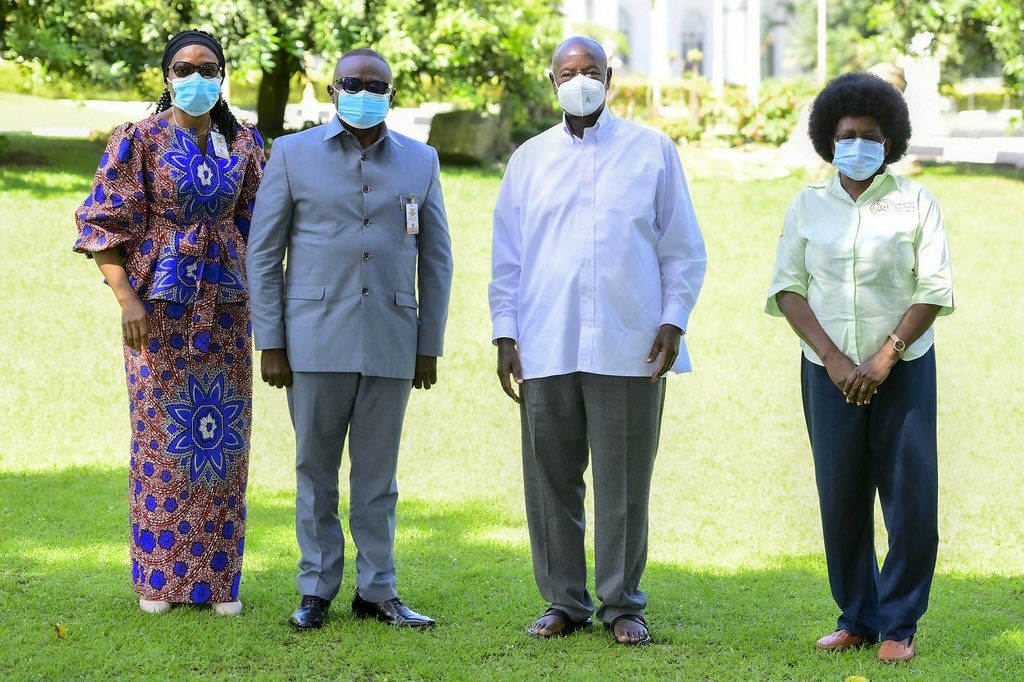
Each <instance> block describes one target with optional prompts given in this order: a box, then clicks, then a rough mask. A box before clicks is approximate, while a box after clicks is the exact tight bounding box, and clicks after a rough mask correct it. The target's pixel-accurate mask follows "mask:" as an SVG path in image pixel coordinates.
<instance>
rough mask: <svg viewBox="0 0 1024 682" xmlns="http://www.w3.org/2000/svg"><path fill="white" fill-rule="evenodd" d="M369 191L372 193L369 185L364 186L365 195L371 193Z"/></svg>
mask: <svg viewBox="0 0 1024 682" xmlns="http://www.w3.org/2000/svg"><path fill="white" fill-rule="evenodd" d="M369 191H370V186H369V185H363V193H364V194H365V193H366V192H369Z"/></svg>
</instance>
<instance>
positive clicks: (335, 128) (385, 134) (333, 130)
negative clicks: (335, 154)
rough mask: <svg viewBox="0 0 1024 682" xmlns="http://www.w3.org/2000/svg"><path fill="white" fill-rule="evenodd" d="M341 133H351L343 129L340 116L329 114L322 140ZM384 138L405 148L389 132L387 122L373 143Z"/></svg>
mask: <svg viewBox="0 0 1024 682" xmlns="http://www.w3.org/2000/svg"><path fill="white" fill-rule="evenodd" d="M343 133H344V134H349V135H351V133H349V132H348V131H347V130H345V126H343V125H341V119H340V118H338V117H337V116H331V120H330V121H328V122H327V123H326V124H325V125H324V137H323V140H324V142H326V141H327V140H329V139H331V138H332V137H337V136H338V135H341V134H343ZM354 137H355V136H353V138H354ZM384 139H388V140H391V142H392V143H393V144H396V145H398V146H399V147H400V148H402V149H405V145H404V144H402V143H401V142H399V140H398V138H397V137H395V136H394V135H392V134H391V129H390V128H388V124H387V123H384V124H383V128H382V130H381V133H380V137H379V138H378V139H377V142H376V143H374V144H377V143H379V142H381V141H382V140H384Z"/></svg>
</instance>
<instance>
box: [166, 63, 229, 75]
mask: <svg viewBox="0 0 1024 682" xmlns="http://www.w3.org/2000/svg"><path fill="white" fill-rule="evenodd" d="M171 71H173V72H174V75H175V76H177V77H178V78H188V77H189V76H191V75H192V74H194V73H195V72H196V71H198V72H199V75H200V76H202V77H203V78H216V77H217V76H219V75H220V64H218V63H217V62H206V63H204V64H193V63H191V62H174V65H173V66H171Z"/></svg>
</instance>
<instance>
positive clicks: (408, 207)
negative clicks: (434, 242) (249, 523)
mask: <svg viewBox="0 0 1024 682" xmlns="http://www.w3.org/2000/svg"><path fill="white" fill-rule="evenodd" d="M405 233H406V234H419V233H420V207H419V204H417V203H416V195H415V194H414V195H412V196H411V197H409V201H408V202H407V203H406V204H405Z"/></svg>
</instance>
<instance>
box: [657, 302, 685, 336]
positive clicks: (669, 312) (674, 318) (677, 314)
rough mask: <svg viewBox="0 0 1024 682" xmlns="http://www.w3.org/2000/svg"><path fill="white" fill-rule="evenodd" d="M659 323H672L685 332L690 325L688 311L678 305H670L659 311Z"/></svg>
mask: <svg viewBox="0 0 1024 682" xmlns="http://www.w3.org/2000/svg"><path fill="white" fill-rule="evenodd" d="M661 324H663V325H664V324H673V325H675V326H677V327H679V328H680V329H682V330H683V332H685V331H686V328H687V327H688V326H690V311H689V310H687V309H686V308H684V307H682V306H680V305H670V306H668V307H666V308H665V310H664V311H662V313H661Z"/></svg>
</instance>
